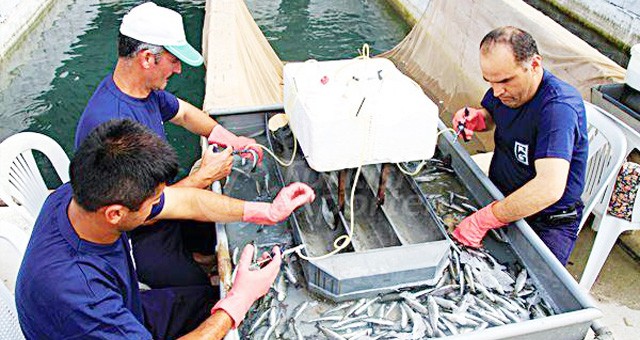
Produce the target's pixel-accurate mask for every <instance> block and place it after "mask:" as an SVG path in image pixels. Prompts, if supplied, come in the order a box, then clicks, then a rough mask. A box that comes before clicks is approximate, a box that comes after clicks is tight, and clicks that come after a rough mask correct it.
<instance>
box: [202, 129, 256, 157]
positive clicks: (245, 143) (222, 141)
mask: <svg viewBox="0 0 640 340" xmlns="http://www.w3.org/2000/svg"><path fill="white" fill-rule="evenodd" d="M207 140H208V141H209V144H218V145H220V146H221V147H227V146H232V147H233V149H234V150H237V151H242V150H246V149H251V150H253V151H255V152H256V153H257V154H258V163H261V162H262V156H263V154H262V148H261V147H259V146H257V145H251V144H256V140H255V139H253V138H247V137H242V136H236V135H234V134H233V133H232V132H230V131H229V130H227V129H225V128H224V127H223V126H222V125H220V124H218V125H216V126H214V127H213V130H211V133H210V134H209V138H207ZM240 156H242V157H247V158H249V159H253V155H252V154H250V153H242V154H240Z"/></svg>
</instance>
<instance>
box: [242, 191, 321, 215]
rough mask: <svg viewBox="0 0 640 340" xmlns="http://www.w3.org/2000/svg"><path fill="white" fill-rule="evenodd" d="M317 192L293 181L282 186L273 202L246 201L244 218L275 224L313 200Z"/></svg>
mask: <svg viewBox="0 0 640 340" xmlns="http://www.w3.org/2000/svg"><path fill="white" fill-rule="evenodd" d="M315 198H316V194H315V193H314V192H313V189H311V187H309V186H308V185H306V184H304V183H300V182H295V183H291V184H289V185H288V186H286V187H284V188H282V190H280V192H279V193H278V195H277V196H276V198H275V199H274V200H273V203H265V202H245V204H244V213H243V215H242V220H243V221H244V222H251V223H256V224H268V225H273V224H276V223H278V222H280V221H283V220H285V219H286V218H287V217H289V215H291V213H292V212H293V211H294V210H295V209H296V208H298V207H299V206H301V205H303V204H307V203H311V202H313V200H314V199H315Z"/></svg>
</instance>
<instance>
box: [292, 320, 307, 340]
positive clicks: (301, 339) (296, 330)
mask: <svg viewBox="0 0 640 340" xmlns="http://www.w3.org/2000/svg"><path fill="white" fill-rule="evenodd" d="M289 327H290V329H291V330H292V331H293V334H295V336H296V340H304V335H302V332H300V329H299V328H298V327H297V326H296V321H295V320H294V319H289Z"/></svg>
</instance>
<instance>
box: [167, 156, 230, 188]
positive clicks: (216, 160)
mask: <svg viewBox="0 0 640 340" xmlns="http://www.w3.org/2000/svg"><path fill="white" fill-rule="evenodd" d="M232 151H233V149H232V148H227V149H225V150H224V151H222V152H217V153H214V152H213V151H212V149H211V147H209V148H208V149H207V150H205V151H204V153H203V154H202V161H201V162H202V163H200V168H199V169H198V170H196V171H194V172H193V173H191V174H189V176H187V177H185V178H183V179H181V180H180V181H178V182H177V183H175V184H173V185H172V186H173V187H176V188H177V187H185V188H199V189H204V188H206V187H208V186H209V185H211V183H213V182H214V181H217V180H219V179H222V178H224V177H226V176H228V175H229V173H231V166H232V165H233V156H232V155H231V152H232Z"/></svg>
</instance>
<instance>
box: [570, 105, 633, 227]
mask: <svg viewBox="0 0 640 340" xmlns="http://www.w3.org/2000/svg"><path fill="white" fill-rule="evenodd" d="M584 105H585V109H586V114H587V123H588V124H589V127H588V135H589V156H588V158H587V172H586V176H585V187H584V191H583V192H582V196H581V198H582V202H583V203H584V209H583V212H582V219H581V220H580V227H579V228H580V229H582V226H583V225H584V223H585V221H586V220H587V218H588V217H589V214H590V213H591V212H592V211H593V210H594V207H596V205H598V204H599V203H602V202H603V201H604V194H605V192H606V191H607V188H608V187H610V185H611V184H612V183H613V182H614V181H615V178H616V176H617V175H618V170H619V169H620V166H621V165H622V163H623V162H624V160H625V157H626V151H627V141H626V139H625V138H621V137H622V136H623V132H622V130H621V129H620V127H619V125H618V124H617V123H616V122H615V121H614V120H612V119H611V118H609V115H608V114H607V113H606V112H604V111H603V110H602V109H601V108H599V107H597V106H595V105H593V104H591V103H588V102H585V103H584ZM600 206H602V207H604V204H601V205H600Z"/></svg>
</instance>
